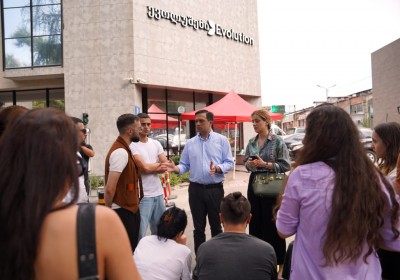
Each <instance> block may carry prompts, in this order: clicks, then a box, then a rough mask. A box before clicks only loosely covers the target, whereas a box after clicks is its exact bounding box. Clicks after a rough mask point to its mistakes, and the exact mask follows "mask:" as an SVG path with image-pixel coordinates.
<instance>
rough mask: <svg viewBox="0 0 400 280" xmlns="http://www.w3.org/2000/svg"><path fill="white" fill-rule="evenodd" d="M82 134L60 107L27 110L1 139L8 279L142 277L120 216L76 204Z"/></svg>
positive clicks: (1, 218)
mask: <svg viewBox="0 0 400 280" xmlns="http://www.w3.org/2000/svg"><path fill="white" fill-rule="evenodd" d="M78 139H79V138H78V130H77V129H76V126H75V124H74V123H73V121H72V120H71V119H70V117H68V116H66V115H65V113H64V112H61V111H59V110H56V109H36V110H30V111H28V112H26V113H25V114H24V115H23V116H21V117H19V118H18V119H17V120H16V121H15V123H14V124H13V129H8V130H6V131H5V133H4V134H3V136H2V137H1V139H0V146H1V147H2V148H1V149H0V174H1V176H0V224H1V225H2V226H0V248H1V249H0V251H1V254H0V279H2V280H8V279H13V280H15V279H17V280H18V279H21V280H22V279H23V280H26V279H79V278H81V277H84V276H86V277H88V278H85V279H105V278H107V279H140V275H139V273H138V271H137V269H136V266H135V263H134V262H133V261H132V257H131V249H130V246H129V240H128V236H127V234H126V231H125V230H124V227H123V225H122V223H121V221H120V219H119V218H118V216H117V215H116V214H115V213H114V212H113V211H112V210H110V209H108V208H106V207H102V206H94V205H90V204H84V205H80V206H78V205H76V204H75V202H76V200H77V199H78V186H79V184H78V176H79V175H80V173H81V171H82V169H81V167H80V166H79V164H78V156H77V151H78V148H79V140H78ZM70 188H73V189H74V191H73V194H74V196H73V198H72V200H71V201H69V202H67V203H65V202H63V198H64V197H65V195H66V194H67V192H68V191H69V189H70ZM82 219H83V221H86V222H85V223H84V224H82V223H81V221H82ZM82 230H83V231H84V232H82ZM110 236H112V238H110ZM89 238H90V239H89ZM89 240H91V241H92V243H90V242H89ZM77 244H79V245H78V246H77ZM88 244H90V245H93V246H92V247H91V248H89V250H87V251H85V249H88V248H87V247H86V245H88ZM81 245H82V246H81ZM96 245H97V246H96ZM85 247H86V248H85ZM81 249H82V250H81ZM85 266H86V269H85V268H84V267H85ZM88 268H89V269H88ZM89 276H90V277H91V278H89ZM95 277H98V278H95ZM82 279H83V278H82Z"/></svg>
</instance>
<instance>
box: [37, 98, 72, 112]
mask: <svg viewBox="0 0 400 280" xmlns="http://www.w3.org/2000/svg"><path fill="white" fill-rule="evenodd" d="M49 107H50V108H55V109H59V110H61V111H65V100H62V99H51V100H50V104H49ZM32 108H33V109H36V108H46V101H45V100H34V101H32Z"/></svg>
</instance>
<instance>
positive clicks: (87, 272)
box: [77, 203, 99, 280]
mask: <svg viewBox="0 0 400 280" xmlns="http://www.w3.org/2000/svg"><path fill="white" fill-rule="evenodd" d="M95 209H96V207H95V205H93V204H90V203H87V204H81V205H79V208H78V217H77V218H78V219H77V241H78V271H79V279H81V280H91V279H99V275H98V272H97V255H96V231H95Z"/></svg>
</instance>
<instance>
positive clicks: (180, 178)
mask: <svg viewBox="0 0 400 280" xmlns="http://www.w3.org/2000/svg"><path fill="white" fill-rule="evenodd" d="M189 174H190V173H189V172H186V173H185V174H182V175H177V174H175V173H172V172H171V173H169V180H170V183H171V186H172V187H173V186H176V185H179V184H182V183H184V182H189Z"/></svg>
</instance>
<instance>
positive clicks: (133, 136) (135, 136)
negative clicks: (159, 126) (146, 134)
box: [131, 134, 140, 143]
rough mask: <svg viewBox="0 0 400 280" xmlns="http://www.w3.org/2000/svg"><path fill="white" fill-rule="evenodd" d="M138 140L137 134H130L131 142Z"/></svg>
mask: <svg viewBox="0 0 400 280" xmlns="http://www.w3.org/2000/svg"><path fill="white" fill-rule="evenodd" d="M139 140H140V138H139V135H134V134H133V135H132V136H131V141H132V142H135V143H136V142H139Z"/></svg>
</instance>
